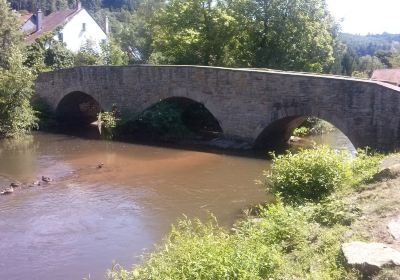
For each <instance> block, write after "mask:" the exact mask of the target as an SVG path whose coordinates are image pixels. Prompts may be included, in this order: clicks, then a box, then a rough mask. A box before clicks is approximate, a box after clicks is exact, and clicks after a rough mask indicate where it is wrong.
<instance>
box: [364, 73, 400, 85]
mask: <svg viewBox="0 0 400 280" xmlns="http://www.w3.org/2000/svg"><path fill="white" fill-rule="evenodd" d="M371 80H375V81H380V82H385V83H389V84H392V85H395V86H400V69H377V70H375V71H374V72H373V73H372V77H371Z"/></svg>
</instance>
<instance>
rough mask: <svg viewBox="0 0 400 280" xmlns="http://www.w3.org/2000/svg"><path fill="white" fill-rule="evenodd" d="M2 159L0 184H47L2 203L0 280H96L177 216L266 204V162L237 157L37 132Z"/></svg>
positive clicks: (224, 217) (3, 148)
mask: <svg viewBox="0 0 400 280" xmlns="http://www.w3.org/2000/svg"><path fill="white" fill-rule="evenodd" d="M321 139H322V138H318V137H317V138H314V139H313V140H316V141H317V142H321V141H322V142H324V143H330V144H331V145H332V146H334V147H335V145H336V146H337V145H339V146H340V147H344V146H345V147H347V146H348V145H349V144H348V141H347V143H345V144H343V143H342V142H343V137H342V136H338V135H336V134H331V136H329V137H328V138H327V139H322V140H321ZM332 139H333V140H332ZM338 143H339V144H338ZM340 147H339V148H340ZM0 159H1V160H0V186H7V185H8V184H10V182H12V181H15V180H17V181H20V182H27V183H28V182H33V181H35V180H40V179H41V176H42V175H45V176H49V177H51V178H53V179H54V181H53V182H51V183H50V184H48V185H42V186H37V187H32V188H28V187H24V188H18V189H16V191H15V192H14V193H13V194H11V195H7V196H0V215H1V218H0V279H7V280H14V279H18V280H20V279H32V280H33V279H41V280H45V279H82V278H84V277H86V278H89V279H104V277H105V272H106V270H107V269H108V268H110V267H111V266H112V263H113V262H118V263H120V264H121V265H123V266H125V267H130V266H131V265H132V264H133V263H138V262H140V255H142V254H143V253H145V252H148V251H149V250H152V249H153V248H154V244H156V243H159V242H160V241H161V240H162V237H163V236H165V234H166V233H167V232H168V230H169V229H170V226H171V224H172V223H174V222H176V221H177V219H179V218H182V217H183V214H185V215H187V216H189V217H199V218H202V219H206V218H207V217H209V215H210V214H209V213H210V212H211V213H213V214H214V215H215V216H216V217H217V218H218V221H219V222H220V224H222V225H225V226H230V225H231V224H232V223H233V221H234V220H235V219H237V218H238V217H239V216H240V214H241V212H242V209H244V208H246V207H248V206H251V205H255V204H257V203H260V202H263V201H266V200H268V199H269V197H268V195H267V194H266V192H265V191H264V189H263V187H262V186H260V185H257V184H255V180H256V179H259V178H260V177H261V174H262V171H263V170H266V169H268V168H269V165H270V162H269V161H267V160H263V159H257V158H251V157H245V156H232V155H227V154H216V153H209V152H199V151H191V150H180V149H173V148H163V147H154V146H145V145H138V144H128V143H121V142H110V141H100V140H89V139H84V138H79V137H74V136H68V135H58V134H50V133H35V134H34V135H33V137H30V138H28V139H26V140H24V141H23V142H22V143H21V142H18V143H17V142H14V141H9V140H2V141H0ZM99 163H103V164H104V165H103V166H102V168H98V164H99Z"/></svg>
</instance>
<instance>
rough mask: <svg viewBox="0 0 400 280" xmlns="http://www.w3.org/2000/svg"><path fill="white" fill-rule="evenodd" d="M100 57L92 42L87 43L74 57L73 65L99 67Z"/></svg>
mask: <svg viewBox="0 0 400 280" xmlns="http://www.w3.org/2000/svg"><path fill="white" fill-rule="evenodd" d="M101 64H103V63H102V57H101V54H100V51H99V50H96V49H95V47H94V44H93V42H91V41H87V42H86V44H84V45H83V46H82V47H81V48H80V50H79V52H78V53H77V54H76V55H75V60H74V65H75V66H85V65H101Z"/></svg>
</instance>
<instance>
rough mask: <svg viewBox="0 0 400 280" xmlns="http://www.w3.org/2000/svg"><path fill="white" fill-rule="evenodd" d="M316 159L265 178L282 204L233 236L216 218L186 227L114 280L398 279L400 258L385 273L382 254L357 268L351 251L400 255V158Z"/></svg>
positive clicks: (321, 155)
mask: <svg viewBox="0 0 400 280" xmlns="http://www.w3.org/2000/svg"><path fill="white" fill-rule="evenodd" d="M314 152H315V154H312V155H311V156H310V154H308V155H307V157H301V156H293V155H289V156H286V157H285V156H284V157H283V158H282V157H278V158H277V159H276V160H274V165H275V166H278V167H279V168H280V169H279V168H278V169H275V171H274V168H273V169H272V171H271V172H272V173H268V174H265V175H266V178H267V179H269V180H270V181H271V180H272V182H273V185H272V187H271V185H269V186H270V189H271V190H273V191H274V192H275V193H276V194H279V196H280V199H278V200H277V202H276V203H274V204H272V205H264V206H259V207H257V208H256V211H248V212H247V217H246V218H245V219H243V220H241V221H238V222H237V223H236V224H235V225H234V226H233V228H232V229H230V230H227V229H224V228H222V227H220V226H219V225H218V223H217V221H216V220H215V219H213V218H212V217H211V219H210V221H208V222H200V221H199V220H188V219H186V220H183V221H180V222H179V223H178V224H177V225H175V226H174V227H173V229H172V231H171V233H170V234H169V236H168V237H167V238H166V239H165V240H164V243H163V244H162V245H161V246H160V247H158V248H157V249H156V250H155V252H154V253H152V254H149V255H146V256H145V258H144V263H143V264H142V265H139V266H134V267H133V268H132V270H124V269H122V268H120V267H118V266H115V267H114V268H113V269H112V270H111V271H109V273H108V277H109V279H399V278H396V277H398V275H400V270H399V268H396V265H395V264H396V262H397V259H396V253H398V252H399V251H393V252H395V254H394V256H393V255H392V258H393V259H390V257H389V259H386V260H384V261H383V262H382V259H380V260H379V262H380V263H379V265H382V268H379V267H378V265H377V264H376V263H374V261H376V260H371V259H368V257H370V256H373V255H374V253H375V254H377V256H378V257H379V256H383V254H381V253H379V251H378V253H376V252H374V253H371V254H367V255H366V256H365V254H363V253H365V252H366V250H368V248H367V249H365V248H364V249H363V250H364V251H363V252H358V253H357V252H355V254H356V256H357V257H362V256H363V255H364V257H366V258H367V259H365V260H363V259H361V261H360V260H357V261H358V262H360V263H357V261H356V262H355V263H354V260H353V259H352V257H354V256H352V255H351V254H352V253H354V252H350V253H349V252H348V250H347V249H346V248H348V247H346V246H347V245H349V244H350V245H352V246H353V245H354V244H356V245H357V244H359V243H352V242H354V241H360V242H365V243H362V244H364V245H367V246H369V245H370V243H372V242H379V243H382V244H383V245H381V247H382V246H383V247H384V250H387V248H388V247H392V248H393V250H396V249H397V250H399V244H400V243H399V241H398V240H396V239H394V236H393V233H392V234H391V233H389V232H388V231H387V227H388V224H392V225H393V224H394V225H396V217H397V216H398V215H400V209H399V208H398V206H397V205H398V203H397V202H398V201H399V199H400V192H399V191H400V189H399V188H400V177H399V175H400V172H398V171H397V168H398V166H396V164H397V163H398V162H400V159H399V157H398V156H392V157H391V158H390V159H385V160H383V161H382V162H381V161H380V158H379V156H367V155H366V154H363V153H361V154H359V155H358V157H357V158H356V159H354V160H348V161H346V162H345V161H344V160H343V159H344V158H335V157H336V156H335V155H334V154H332V153H331V152H327V151H324V150H323V151H321V150H318V149H317V150H316V151H314ZM300 154H301V153H300ZM307 158H308V159H307ZM332 158H333V160H332ZM313 162H315V163H316V164H313ZM341 162H345V163H343V164H341ZM310 166H311V167H310ZM379 170H381V171H382V170H384V171H382V172H379ZM399 170H400V169H399ZM292 171H295V172H292ZM274 172H275V173H274ZM376 173H378V174H379V175H375V174H376ZM271 174H272V175H271ZM280 175H284V176H282V177H279V176H280ZM309 175H312V176H309ZM271 176H272V177H271ZM277 178H278V179H277ZM325 179H329V180H325ZM282 182H283V183H284V184H281V183H282ZM332 182H333V184H331V183H332ZM268 184H271V182H270V183H268ZM288 184H292V187H297V188H296V189H295V190H296V192H292V191H291V190H293V188H292V189H287V188H286V186H287V185H288ZM296 184H297V185H296ZM303 186H306V187H312V188H315V189H307V188H303ZM281 187H282V188H281ZM310 190H311V191H310ZM316 193H317V194H322V195H321V196H314V194H316ZM254 212H255V213H256V215H253V214H254ZM392 227H393V226H392ZM394 227H395V226H394ZM350 247H351V246H350ZM351 248H354V246H353V247H351ZM356 249H357V248H356ZM375 249H376V248H375ZM380 249H382V248H380ZM346 250H347V251H346ZM378 250H379V248H378ZM343 252H345V253H346V254H344V253H343ZM349 254H350V255H349ZM399 254H400V253H399ZM371 262H372V263H371ZM385 262H386V263H385ZM398 264H400V263H398Z"/></svg>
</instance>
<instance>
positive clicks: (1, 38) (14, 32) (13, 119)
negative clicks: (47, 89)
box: [0, 0, 36, 137]
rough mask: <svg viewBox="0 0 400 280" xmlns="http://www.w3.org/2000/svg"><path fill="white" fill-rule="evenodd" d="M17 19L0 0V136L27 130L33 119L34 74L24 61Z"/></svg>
mask: <svg viewBox="0 0 400 280" xmlns="http://www.w3.org/2000/svg"><path fill="white" fill-rule="evenodd" d="M18 30H19V22H18V19H17V16H16V14H15V13H14V12H13V11H11V9H10V7H9V5H8V4H7V2H6V1H5V0H0V45H1V48H0V137H9V136H16V135H20V134H22V133H25V132H27V131H29V130H30V129H31V128H32V127H33V126H34V125H35V122H36V117H35V115H34V112H33V110H32V108H31V106H30V103H29V101H30V98H31V96H32V93H33V78H34V77H33V75H32V73H31V71H30V70H29V69H28V68H27V67H25V66H24V65H23V61H24V58H23V55H22V52H21V48H22V34H20V33H19V32H18Z"/></svg>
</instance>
